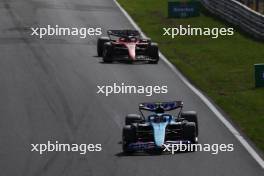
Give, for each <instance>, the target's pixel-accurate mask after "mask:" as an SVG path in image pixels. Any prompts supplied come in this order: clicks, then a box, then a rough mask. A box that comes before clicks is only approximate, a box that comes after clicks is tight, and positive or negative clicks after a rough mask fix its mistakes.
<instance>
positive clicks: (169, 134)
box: [122, 101, 198, 153]
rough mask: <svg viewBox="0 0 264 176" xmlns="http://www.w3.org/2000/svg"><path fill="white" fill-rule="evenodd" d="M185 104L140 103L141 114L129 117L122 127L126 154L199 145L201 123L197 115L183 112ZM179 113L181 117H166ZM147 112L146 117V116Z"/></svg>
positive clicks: (192, 112) (177, 102) (191, 112)
mask: <svg viewBox="0 0 264 176" xmlns="http://www.w3.org/2000/svg"><path fill="white" fill-rule="evenodd" d="M182 108H183V102H182V101H174V102H163V103H141V104H139V112H140V115H139V114H128V115H127V116H126V119H125V126H124V127H123V134H122V138H123V139H122V145H123V152H124V153H134V152H137V151H151V150H157V151H161V152H162V151H163V149H164V145H169V144H179V143H182V144H195V143H197V142H198V120H197V114H196V112H195V111H186V112H183V111H182ZM176 109H178V111H179V112H178V115H177V116H173V115H171V114H168V113H166V111H172V110H176ZM143 110H144V111H148V112H149V114H150V115H148V116H147V117H145V116H144V114H143Z"/></svg>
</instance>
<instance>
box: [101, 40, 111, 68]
mask: <svg viewBox="0 0 264 176" xmlns="http://www.w3.org/2000/svg"><path fill="white" fill-rule="evenodd" d="M103 61H104V62H106V63H111V62H113V46H112V44H111V43H110V42H107V43H105V44H104V49H103Z"/></svg>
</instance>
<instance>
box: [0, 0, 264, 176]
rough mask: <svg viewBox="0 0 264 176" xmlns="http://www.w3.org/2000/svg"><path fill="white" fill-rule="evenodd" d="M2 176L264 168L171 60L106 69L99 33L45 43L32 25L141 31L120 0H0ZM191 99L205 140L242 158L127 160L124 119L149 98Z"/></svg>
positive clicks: (255, 173)
mask: <svg viewBox="0 0 264 176" xmlns="http://www.w3.org/2000/svg"><path fill="white" fill-rule="evenodd" d="M0 21H1V23H0V175H1V176H42V175H43V176H44V175H45V176H60V175H63V176H124V175H126V176H130V175H131V176H132V175H133V176H134V175H136V176H143V175H151V176H161V175H162V176H172V175H173V176H174V175H182V176H183V175H186V176H193V175H195V176H197V175H198V176H213V175H216V176H230V175H232V176H249V175H250V176H260V175H263V173H264V172H263V169H261V167H260V166H259V165H258V164H257V162H256V161H255V160H254V159H253V158H252V157H251V156H250V155H249V154H248V152H247V151H246V150H245V149H244V148H243V146H242V145H241V144H240V143H239V142H238V141H237V140H236V139H235V137H234V136H233V135H232V134H231V133H230V132H229V131H228V130H227V129H226V127H225V126H224V125H223V124H222V123H221V122H220V121H219V120H218V118H217V117H216V116H215V115H214V114H213V113H212V112H211V111H210V110H209V109H208V107H207V106H206V105H205V104H203V103H202V101H201V100H200V99H199V98H198V97H197V96H196V95H195V94H194V93H193V92H192V91H191V90H189V88H187V87H186V86H185V85H184V84H183V83H182V81H181V80H180V79H179V78H178V77H177V76H176V75H175V74H173V72H172V71H171V70H170V69H169V68H168V67H167V65H166V64H165V63H164V62H160V63H159V64H158V65H145V64H134V65H131V64H123V63H113V64H103V63H101V59H100V58H98V57H95V56H96V45H95V44H96V37H91V38H90V37H88V38H87V39H78V38H76V37H72V38H71V37H59V38H45V39H37V38H36V37H31V36H30V31H29V30H28V27H31V26H38V25H39V26H44V25H47V24H50V25H56V24H58V25H60V26H65V27H83V26H90V27H102V28H103V30H104V32H105V31H106V30H107V29H119V28H132V26H131V24H130V23H129V22H128V20H127V19H126V18H125V17H124V15H123V14H122V13H121V12H120V10H119V9H118V8H117V6H116V5H115V4H114V3H113V2H112V1H111V0H75V1H70V0H50V1H44V0H42V1H41V0H39V1H32V0H1V1H0ZM114 82H116V83H119V84H121V83H122V82H124V83H128V84H130V85H167V86H168V90H169V93H168V94H162V95H154V96H152V97H146V96H144V95H111V96H109V97H105V96H103V95H98V94H96V91H97V85H108V84H113V83H114ZM174 99H176V100H183V101H184V102H185V108H184V109H185V110H196V111H197V112H198V114H199V122H200V143H202V144H204V143H209V144H214V143H224V144H228V143H232V144H234V147H235V151H234V152H221V153H219V154H218V155H212V154H211V153H210V152H195V153H181V154H176V155H159V156H151V155H139V156H124V155H123V154H122V153H121V145H120V140H121V128H122V125H123V124H124V116H125V115H126V114H127V113H133V112H136V111H137V105H138V103H139V102H142V101H167V100H174ZM48 140H53V141H55V140H57V141H60V142H61V143H79V144H81V143H87V144H89V143H101V144H102V145H103V151H102V152H90V153H87V154H86V155H80V154H78V153H65V152H58V153H55V152H51V153H48V154H45V155H42V156H40V155H39V154H38V153H33V152H30V150H31V146H30V144H31V143H47V141H48Z"/></svg>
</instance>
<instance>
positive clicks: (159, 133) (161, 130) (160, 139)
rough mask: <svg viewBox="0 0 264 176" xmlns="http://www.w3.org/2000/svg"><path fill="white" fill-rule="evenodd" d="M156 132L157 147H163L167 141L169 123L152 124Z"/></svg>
mask: <svg viewBox="0 0 264 176" xmlns="http://www.w3.org/2000/svg"><path fill="white" fill-rule="evenodd" d="M152 127H153V131H154V142H155V144H156V146H157V147H162V146H163V144H164V141H165V133H166V127H167V123H166V122H164V123H152Z"/></svg>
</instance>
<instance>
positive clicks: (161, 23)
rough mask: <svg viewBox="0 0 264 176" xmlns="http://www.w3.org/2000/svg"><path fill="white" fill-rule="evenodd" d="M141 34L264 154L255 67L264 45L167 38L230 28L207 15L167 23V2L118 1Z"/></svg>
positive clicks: (237, 39)
mask: <svg viewBox="0 0 264 176" xmlns="http://www.w3.org/2000/svg"><path fill="white" fill-rule="evenodd" d="M118 2H119V3H120V4H121V6H122V7H124V8H125V9H126V11H127V12H128V13H129V14H130V15H131V16H132V18H133V19H134V20H135V21H136V22H137V24H138V25H139V26H140V27H141V29H142V30H143V31H144V32H145V33H146V34H147V35H148V36H149V37H151V38H152V40H154V41H155V42H157V43H159V47H160V50H161V52H162V53H163V54H164V55H165V56H166V57H167V58H168V59H169V60H170V61H171V62H172V63H173V64H175V65H176V66H177V68H178V69H179V70H180V71H181V72H182V73H183V74H184V75H185V76H186V77H187V78H188V79H190V80H191V82H192V83H193V84H194V85H196V86H197V87H199V88H200V89H201V90H202V91H204V92H205V93H207V95H208V96H210V97H211V98H212V99H213V100H214V101H215V103H216V104H218V105H219V106H220V107H221V108H222V109H223V110H224V111H225V112H226V113H227V114H228V115H229V116H230V117H231V118H232V120H233V121H234V122H236V123H237V124H238V125H239V126H240V128H241V129H242V130H243V131H244V132H245V133H246V134H247V135H248V136H249V138H250V139H251V140H252V141H254V142H255V144H256V145H257V146H258V147H259V148H260V149H261V150H262V151H264V88H259V89H255V88H254V67H253V65H254V64H255V63H264V44H263V43H260V42H257V41H254V40H252V39H250V38H249V37H247V36H244V35H242V34H241V33H240V32H238V31H235V35H234V36H224V37H219V38H217V39H212V38H210V37H208V36H196V37H190V36H183V37H176V38H175V39H171V38H168V37H164V36H162V34H163V28H164V27H177V25H180V24H182V25H188V24H190V25H191V26H192V27H202V28H203V27H210V28H214V27H218V28H221V27H230V26H228V24H225V23H224V22H223V21H221V20H219V19H217V18H215V17H212V16H210V15H208V14H207V13H205V11H204V10H203V13H202V14H201V15H200V16H199V17H194V18H188V19H168V18H167V1H164V0H133V1H132V0H118Z"/></svg>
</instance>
